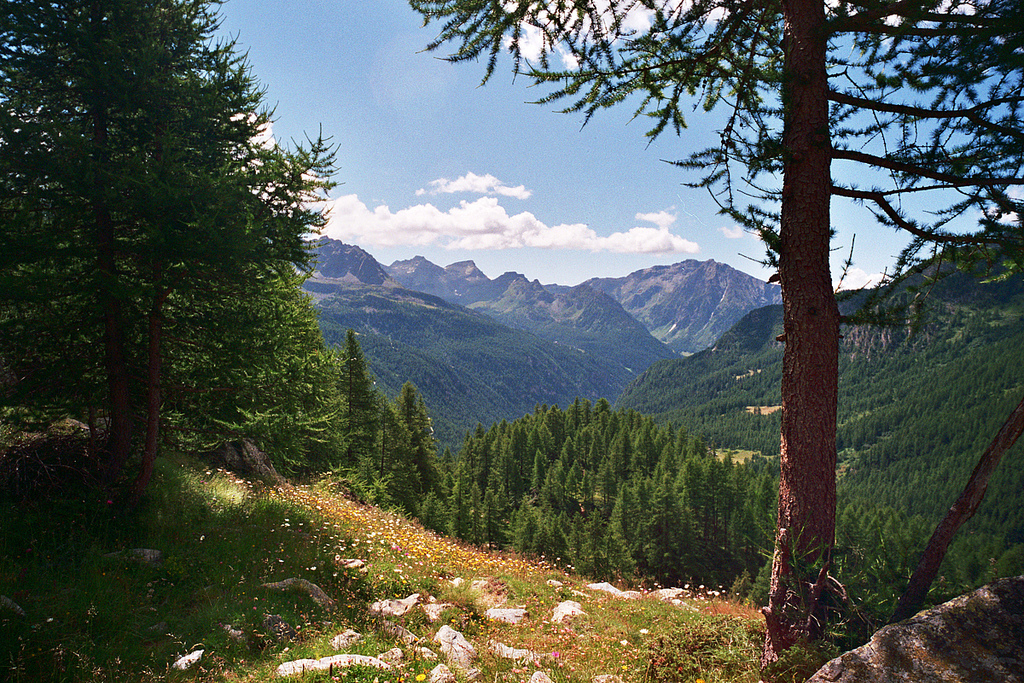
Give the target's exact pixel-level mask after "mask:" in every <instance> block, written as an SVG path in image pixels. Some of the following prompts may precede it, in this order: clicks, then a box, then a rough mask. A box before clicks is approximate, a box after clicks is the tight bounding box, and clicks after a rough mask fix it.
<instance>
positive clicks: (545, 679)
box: [530, 671, 554, 683]
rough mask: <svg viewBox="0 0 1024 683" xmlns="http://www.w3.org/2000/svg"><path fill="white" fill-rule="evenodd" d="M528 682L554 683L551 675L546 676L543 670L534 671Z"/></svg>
mask: <svg viewBox="0 0 1024 683" xmlns="http://www.w3.org/2000/svg"><path fill="white" fill-rule="evenodd" d="M530 683H554V682H553V681H552V680H551V676H548V675H547V674H546V673H544V672H543V671H534V672H533V675H532V676H530Z"/></svg>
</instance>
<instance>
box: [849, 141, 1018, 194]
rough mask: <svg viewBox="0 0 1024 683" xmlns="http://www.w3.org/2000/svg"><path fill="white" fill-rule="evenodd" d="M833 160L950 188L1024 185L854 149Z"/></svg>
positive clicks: (1006, 179) (1014, 179)
mask: <svg viewBox="0 0 1024 683" xmlns="http://www.w3.org/2000/svg"><path fill="white" fill-rule="evenodd" d="M832 158H833V159H844V160H846V161H857V162H860V163H862V164H867V165H869V166H874V167H876V168H885V169H888V170H890V171H896V172H898V173H906V174H908V175H914V176H919V177H921V178H930V179H932V180H937V181H939V182H941V183H944V184H945V185H946V186H947V187H949V188H956V187H991V186H993V185H1024V178H1016V177H1013V178H999V177H985V176H975V177H970V178H963V177H961V176H957V175H953V174H952V173H942V172H940V171H933V170H931V169H928V168H925V167H923V166H919V165H917V164H913V163H909V162H905V161H896V160H894V159H889V158H887V157H880V156H876V155H874V154H868V153H867V152H858V151H855V150H852V149H843V148H841V147H839V148H836V149H834V150H832Z"/></svg>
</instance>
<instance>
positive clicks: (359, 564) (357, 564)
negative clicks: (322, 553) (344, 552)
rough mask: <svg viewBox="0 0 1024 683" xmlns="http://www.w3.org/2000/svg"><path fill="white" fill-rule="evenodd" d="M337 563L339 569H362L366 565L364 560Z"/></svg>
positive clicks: (348, 560) (339, 561)
mask: <svg viewBox="0 0 1024 683" xmlns="http://www.w3.org/2000/svg"><path fill="white" fill-rule="evenodd" d="M337 563H338V566H339V567H342V568H344V569H362V568H363V566H364V565H365V564H366V563H365V562H363V561H362V560H357V559H354V558H353V559H347V560H338V561H337Z"/></svg>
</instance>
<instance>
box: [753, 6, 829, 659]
mask: <svg viewBox="0 0 1024 683" xmlns="http://www.w3.org/2000/svg"><path fill="white" fill-rule="evenodd" d="M783 12H784V19H785V37H784V50H785V79H786V80H785V83H784V85H783V106H784V108H785V127H786V128H785V131H784V146H785V150H784V154H785V155H786V156H785V166H784V179H783V190H782V192H783V194H782V221H781V227H780V247H779V277H780V280H781V284H782V300H783V311H784V313H783V316H784V317H783V324H784V335H783V337H782V339H783V340H784V342H785V354H784V357H783V370H782V444H781V454H782V469H781V480H780V483H779V503H778V527H777V531H776V549H775V556H774V560H773V564H772V576H771V585H770V589H769V602H768V606H767V607H766V608H765V609H764V615H765V622H766V626H767V635H766V637H765V646H764V651H763V653H762V664H763V665H768V664H770V663H772V662H774V661H776V660H777V659H778V656H779V653H781V652H782V651H783V650H785V649H787V648H789V647H790V646H792V645H793V644H795V643H796V642H798V641H800V640H803V639H809V640H813V639H815V638H817V637H819V636H820V635H821V628H822V626H823V624H824V618H823V615H822V613H821V605H820V603H819V600H818V599H817V598H818V596H819V595H820V592H821V591H820V587H821V585H822V584H823V582H824V580H825V577H826V576H827V565H828V562H829V558H830V556H831V550H832V545H833V543H834V540H835V500H836V481H835V462H836V428H835V424H836V423H835V420H836V403H837V395H838V381H839V379H838V378H839V376H838V363H839V310H838V307H837V305H836V300H835V293H834V290H833V288H832V279H831V274H830V271H829V238H830V222H829V200H830V197H831V187H832V181H831V172H830V165H831V158H832V153H831V140H830V137H829V121H828V80H827V78H826V73H825V57H826V36H825V13H824V5H823V4H822V3H821V0H786V2H784V3H783Z"/></svg>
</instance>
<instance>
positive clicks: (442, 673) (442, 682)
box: [430, 664, 458, 683]
mask: <svg viewBox="0 0 1024 683" xmlns="http://www.w3.org/2000/svg"><path fill="white" fill-rule="evenodd" d="M457 680H458V679H456V678H455V674H453V673H452V671H451V669H449V668H448V667H447V666H445V665H444V664H438V665H437V666H435V667H434V668H433V669H431V671H430V683H456V681H457Z"/></svg>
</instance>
